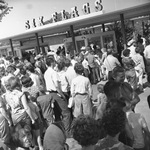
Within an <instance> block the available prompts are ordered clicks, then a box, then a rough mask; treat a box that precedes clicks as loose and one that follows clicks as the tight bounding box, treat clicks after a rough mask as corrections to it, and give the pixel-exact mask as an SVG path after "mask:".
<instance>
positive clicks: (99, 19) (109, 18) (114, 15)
mask: <svg viewBox="0 0 150 150" xmlns="http://www.w3.org/2000/svg"><path fill="white" fill-rule="evenodd" d="M120 14H124V19H131V18H135V17H139V16H146V15H150V3H146V4H143V5H139V6H135V7H130V8H127V9H123V10H117V11H113V12H109V13H105V12H104V13H103V12H94V13H91V14H88V15H83V16H79V17H76V18H72V19H68V20H64V21H59V22H56V23H50V24H47V25H44V26H40V27H36V28H33V29H29V30H26V31H25V32H23V33H20V34H16V35H13V36H9V37H6V38H2V39H0V41H6V40H8V39H12V40H21V39H25V38H31V37H35V33H38V35H39V36H45V35H52V34H56V33H63V32H66V31H69V30H70V26H71V25H73V28H74V29H75V30H76V29H80V28H85V27H90V26H94V25H99V24H103V23H109V22H114V21H118V20H120Z"/></svg>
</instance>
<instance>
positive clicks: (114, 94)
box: [104, 81, 121, 100]
mask: <svg viewBox="0 0 150 150" xmlns="http://www.w3.org/2000/svg"><path fill="white" fill-rule="evenodd" d="M120 84H121V83H120V82H115V81H108V82H107V83H106V84H105V85H104V93H105V94H106V96H107V98H108V100H110V99H118V98H119V97H120Z"/></svg>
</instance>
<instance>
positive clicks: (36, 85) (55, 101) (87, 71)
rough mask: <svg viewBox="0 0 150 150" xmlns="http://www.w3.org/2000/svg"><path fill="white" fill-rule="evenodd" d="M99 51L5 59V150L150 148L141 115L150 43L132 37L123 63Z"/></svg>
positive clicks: (0, 131)
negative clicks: (141, 96)
mask: <svg viewBox="0 0 150 150" xmlns="http://www.w3.org/2000/svg"><path fill="white" fill-rule="evenodd" d="M99 52H100V54H97V51H96V46H93V47H90V46H89V47H82V49H81V52H80V53H78V54H75V55H73V56H70V54H69V52H67V53H66V54H64V51H63V52H62V51H61V50H60V49H59V50H58V51H57V53H56V54H52V53H49V54H47V55H42V54H39V55H37V56H36V57H33V56H32V57H30V59H21V60H20V59H19V58H18V57H9V56H8V57H2V58H1V59H0V78H1V82H0V92H1V95H0V146H1V148H3V149H5V150H6V149H12V150H13V149H39V150H43V149H44V150H64V149H66V150H67V149H71V150H75V149H76V150H77V149H82V150H89V149H90V150H108V149H109V150H133V149H134V150H150V144H149V140H150V132H149V129H148V126H147V123H146V120H145V118H144V116H143V115H142V114H139V113H136V112H135V107H136V104H137V103H138V102H139V101H140V98H139V96H138V93H137V91H138V90H139V91H140V92H144V86H143V76H144V75H147V80H148V82H150V77H149V75H150V74H149V72H150V70H149V66H150V63H149V60H150V43H149V41H146V44H144V42H143V39H142V38H138V39H132V40H131V41H130V42H129V45H128V48H127V49H125V50H123V51H122V60H121V61H119V60H118V58H117V57H116V56H114V53H113V52H114V50H113V46H108V47H107V48H102V49H101V50H99ZM31 60H32V61H31ZM93 84H96V86H97V90H98V92H99V93H98V95H97V99H94V98H93V88H92V85H93ZM67 138H70V139H72V141H71V142H72V143H73V142H75V141H76V144H75V145H74V146H75V147H71V146H72V145H69V144H67V143H66V139H67ZM76 146H77V147H78V148H76Z"/></svg>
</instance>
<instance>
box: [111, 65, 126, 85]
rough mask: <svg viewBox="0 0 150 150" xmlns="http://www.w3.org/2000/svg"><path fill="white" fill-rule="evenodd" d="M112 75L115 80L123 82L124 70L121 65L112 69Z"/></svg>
mask: <svg viewBox="0 0 150 150" xmlns="http://www.w3.org/2000/svg"><path fill="white" fill-rule="evenodd" d="M112 77H113V79H114V81H116V82H124V80H125V70H124V68H123V67H121V66H117V67H115V68H114V69H113V71H112Z"/></svg>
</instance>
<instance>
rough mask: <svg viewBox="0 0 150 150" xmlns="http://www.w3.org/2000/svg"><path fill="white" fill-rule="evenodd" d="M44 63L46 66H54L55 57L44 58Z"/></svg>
mask: <svg viewBox="0 0 150 150" xmlns="http://www.w3.org/2000/svg"><path fill="white" fill-rule="evenodd" d="M46 65H47V66H48V67H52V68H53V67H54V66H55V59H54V57H48V58H46Z"/></svg>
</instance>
